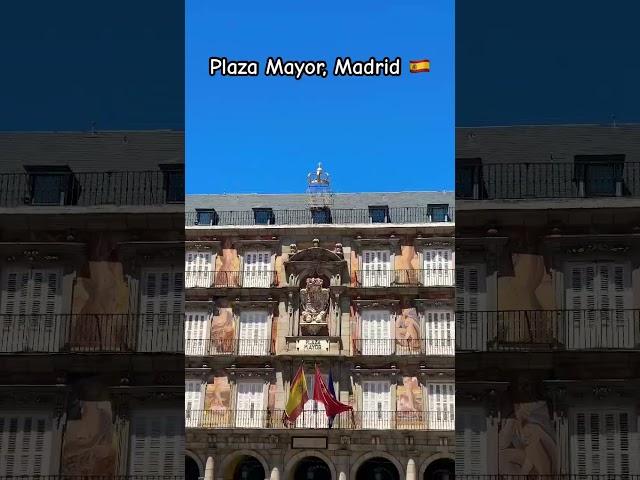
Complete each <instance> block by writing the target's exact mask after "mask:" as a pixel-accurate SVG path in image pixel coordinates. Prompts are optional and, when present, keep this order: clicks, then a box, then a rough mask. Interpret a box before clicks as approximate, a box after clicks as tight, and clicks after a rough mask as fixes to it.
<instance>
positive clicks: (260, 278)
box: [184, 270, 278, 288]
mask: <svg viewBox="0 0 640 480" xmlns="http://www.w3.org/2000/svg"><path fill="white" fill-rule="evenodd" d="M277 285H278V272H276V271H275V270H270V271H258V272H239V271H219V272H210V271H189V272H185V273H184V286H185V288H270V287H275V286H277Z"/></svg>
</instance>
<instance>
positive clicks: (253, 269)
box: [242, 250, 272, 288]
mask: <svg viewBox="0 0 640 480" xmlns="http://www.w3.org/2000/svg"><path fill="white" fill-rule="evenodd" d="M242 278H243V280H242V286H243V287H258V288H268V287H270V286H271V283H272V271H271V252H270V251H268V250H255V251H249V252H247V253H245V255H244V271H243V275H242Z"/></svg>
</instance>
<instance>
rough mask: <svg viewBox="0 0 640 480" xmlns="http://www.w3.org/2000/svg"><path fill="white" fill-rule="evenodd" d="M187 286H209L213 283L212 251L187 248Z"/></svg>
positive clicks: (185, 261) (185, 262)
mask: <svg viewBox="0 0 640 480" xmlns="http://www.w3.org/2000/svg"><path fill="white" fill-rule="evenodd" d="M184 257H185V258H184V274H185V284H184V286H185V288H208V287H210V286H211V285H212V283H213V258H214V256H213V255H212V253H211V252H199V251H195V250H187V251H186V252H185V253H184Z"/></svg>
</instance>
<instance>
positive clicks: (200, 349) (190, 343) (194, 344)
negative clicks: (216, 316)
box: [184, 308, 216, 356]
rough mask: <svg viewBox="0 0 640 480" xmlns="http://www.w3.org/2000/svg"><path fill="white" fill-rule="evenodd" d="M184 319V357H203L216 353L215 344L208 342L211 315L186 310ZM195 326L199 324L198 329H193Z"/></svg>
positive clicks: (204, 311)
mask: <svg viewBox="0 0 640 480" xmlns="http://www.w3.org/2000/svg"><path fill="white" fill-rule="evenodd" d="M184 317H185V322H184V339H185V349H184V353H185V355H187V356H190V355H194V356H203V355H209V354H210V353H216V352H215V348H216V345H215V342H210V341H209V337H210V335H211V313H209V312H208V311H206V310H195V309H189V308H188V309H187V310H186V311H185V314H184ZM196 317H197V319H196ZM196 324H201V325H200V328H196V329H194V325H196Z"/></svg>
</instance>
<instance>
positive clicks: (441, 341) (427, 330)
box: [424, 310, 455, 355]
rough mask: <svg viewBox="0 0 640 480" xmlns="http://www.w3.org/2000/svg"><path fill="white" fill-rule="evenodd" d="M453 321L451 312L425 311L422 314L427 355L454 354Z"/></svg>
mask: <svg viewBox="0 0 640 480" xmlns="http://www.w3.org/2000/svg"><path fill="white" fill-rule="evenodd" d="M454 331H455V319H454V313H453V311H452V310H427V311H426V312H425V314H424V342H425V353H426V354H427V355H454V354H455V336H454Z"/></svg>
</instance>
